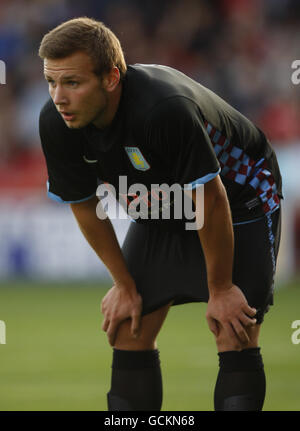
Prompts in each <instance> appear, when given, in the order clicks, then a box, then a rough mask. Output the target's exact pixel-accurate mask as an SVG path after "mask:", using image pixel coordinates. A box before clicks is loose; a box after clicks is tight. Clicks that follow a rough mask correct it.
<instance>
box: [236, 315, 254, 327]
mask: <svg viewBox="0 0 300 431" xmlns="http://www.w3.org/2000/svg"><path fill="white" fill-rule="evenodd" d="M256 321H257V320H256V319H251V318H250V317H248V316H245V315H242V316H241V317H240V322H241V323H242V325H244V326H253V325H255V324H256Z"/></svg>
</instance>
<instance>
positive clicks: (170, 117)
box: [40, 64, 282, 223]
mask: <svg viewBox="0 0 300 431" xmlns="http://www.w3.org/2000/svg"><path fill="white" fill-rule="evenodd" d="M122 86H123V87H122V95H121V99H120V103H119V107H118V110H117V113H116V115H115V117H114V119H113V122H112V123H111V124H110V125H109V126H108V127H107V128H105V129H102V130H100V129H97V128H96V127H95V126H94V125H92V124H90V125H88V126H87V127H84V128H81V129H69V128H68V127H67V126H66V125H65V123H64V121H63V119H62V118H61V116H60V114H59V113H58V112H57V110H56V107H55V105H54V104H53V102H52V101H51V100H49V101H48V102H47V103H46V104H45V106H44V107H43V109H42V110H41V115H40V137H41V143H42V148H43V151H44V154H45V158H46V162H47V168H48V175H49V180H48V194H49V196H50V197H51V198H53V199H55V200H58V201H60V202H67V203H71V202H80V201H84V200H87V199H89V198H90V197H91V196H93V195H94V194H95V192H96V189H97V187H98V185H99V184H101V183H104V184H107V186H108V188H112V186H113V187H114V189H115V190H116V192H117V195H116V197H117V199H118V200H119V202H120V204H121V205H122V206H123V207H124V208H125V209H128V206H129V205H130V203H132V202H133V200H135V202H136V203H138V205H140V207H139V209H140V212H141V213H142V214H144V215H145V214H146V215H145V217H144V218H143V217H142V218H141V219H137V220H136V221H138V222H139V221H140V222H149V221H151V222H158V220H156V219H157V217H155V216H154V215H153V220H152V216H151V210H152V207H153V205H152V206H151V202H154V201H155V200H156V201H159V203H160V207H159V208H160V209H159V212H160V214H162V213H163V208H161V206H162V205H163V200H164V199H163V197H162V194H161V193H160V188H159V185H161V184H166V185H168V186H171V185H173V184H176V185H178V186H180V187H181V188H184V187H187V188H192V189H193V188H196V187H198V186H199V185H201V184H205V183H206V182H208V181H210V180H211V179H213V178H214V177H215V176H216V175H218V174H219V175H220V177H221V179H222V181H223V184H224V186H225V188H226V191H227V196H228V199H229V203H230V207H231V212H232V217H233V222H234V223H239V222H244V221H249V220H253V219H256V218H258V217H261V216H263V215H264V214H269V213H271V212H273V211H274V210H276V209H277V208H278V206H279V201H280V199H281V198H282V190H281V175H280V171H279V167H278V164H277V159H276V156H275V153H274V151H273V149H272V147H271V145H270V143H269V142H268V140H267V139H266V137H265V135H264V134H263V132H262V131H261V130H259V129H258V128H257V127H256V126H255V125H254V124H253V123H252V122H251V121H249V120H248V119H247V118H246V117H244V116H243V115H242V114H241V113H239V112H238V111H237V110H235V109H234V108H233V107H231V106H230V105H229V104H228V103H226V102H225V101H224V100H223V99H221V98H220V97H219V96H217V95H216V94H215V93H213V92H212V91H210V90H209V89H207V88H205V87H203V86H202V85H201V84H199V83H197V82H196V81H194V80H192V79H190V78H189V77H187V76H186V75H184V74H183V73H181V72H179V71H177V70H175V69H172V68H170V67H166V66H160V65H143V64H136V65H133V66H128V70H127V73H126V76H125V79H124V81H123V84H122ZM120 179H121V180H122V181H123V182H122V186H121V190H120ZM124 181H125V185H124ZM135 184H140V185H143V186H144V188H143V192H136V190H135V188H134V185H135ZM132 187H133V188H132ZM132 190H133V191H132ZM174 196H175V195H174ZM172 205H174V202H172V200H171V203H170V206H172ZM142 207H143V208H142ZM155 208H156V210H157V206H155ZM145 211H146V212H145ZM171 214H172V212H171ZM173 218H174V217H173ZM183 218H184V217H183ZM171 219H172V215H171ZM169 222H171V223H172V222H173V221H169ZM179 223H180V222H179Z"/></svg>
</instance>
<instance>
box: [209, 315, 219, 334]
mask: <svg viewBox="0 0 300 431" xmlns="http://www.w3.org/2000/svg"><path fill="white" fill-rule="evenodd" d="M206 320H207V323H208V327H209V329H210V330H211V332H212V333H213V334H214V335H215V336H216V337H217V336H218V334H219V325H218V322H217V321H216V320H215V319H213V318H212V317H207V318H206Z"/></svg>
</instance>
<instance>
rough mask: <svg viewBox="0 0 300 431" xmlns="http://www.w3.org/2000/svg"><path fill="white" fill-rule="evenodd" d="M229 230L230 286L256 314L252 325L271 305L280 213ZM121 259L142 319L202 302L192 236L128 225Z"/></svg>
mask: <svg viewBox="0 0 300 431" xmlns="http://www.w3.org/2000/svg"><path fill="white" fill-rule="evenodd" d="M280 211H281V210H280V209H278V210H277V211H275V212H274V213H273V214H271V215H268V216H264V217H263V218H260V219H258V220H256V221H252V222H248V223H244V224H235V225H234V239H235V248H234V267H233V283H234V284H236V285H237V286H238V287H239V288H240V289H241V290H242V291H243V293H244V295H245V296H246V298H247V301H248V304H249V305H250V306H251V307H255V308H256V309H257V310H258V313H257V316H256V318H257V323H261V322H262V321H263V318H264V314H265V313H266V312H267V311H268V310H269V306H270V305H273V291H274V274H275V267H276V259H277V254H278V249H279V242H280V231H281V213H280ZM122 249H123V254H124V257H125V260H126V262H127V265H128V269H129V271H130V273H131V275H132V276H133V278H134V280H135V282H136V286H137V290H138V292H139V293H140V294H141V296H142V298H143V311H142V314H143V315H144V314H147V313H151V312H152V311H154V310H156V309H158V308H160V307H162V306H163V305H166V304H168V303H169V302H171V301H172V300H174V302H173V305H177V304H183V303H187V302H207V301H208V297H209V293H208V288H207V277H206V267H205V261H204V255H203V251H202V247H201V243H200V240H199V237H198V233H197V231H185V230H182V231H172V230H170V231H169V230H167V229H165V228H162V227H160V226H158V225H154V224H139V223H134V222H132V223H131V225H130V227H129V230H128V233H127V236H126V238H125V241H124V243H123V247H122Z"/></svg>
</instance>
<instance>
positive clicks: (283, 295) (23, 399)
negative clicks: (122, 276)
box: [0, 282, 300, 411]
mask: <svg viewBox="0 0 300 431" xmlns="http://www.w3.org/2000/svg"><path fill="white" fill-rule="evenodd" d="M108 287H109V286H108V285H106V286H103V285H97V284H96V283H67V284H62V283H61V284H50V283H48V284H47V283H41V284H34V283H29V282H27V283H25V282H16V283H7V284H5V283H4V284H3V283H2V286H1V288H0V320H3V321H4V322H5V324H6V344H1V345H0V389H1V390H0V410H1V411H4V410H9V411H15V410H35V411H36V410H48V411H54V410H73V411H74V410H106V409H107V407H106V393H107V391H108V390H109V386H110V373H111V368H110V367H111V348H110V347H109V345H108V343H107V341H106V335H105V333H104V332H102V330H101V323H102V315H101V313H100V302H101V299H102V297H103V295H104V294H105V292H106V289H107V288H108ZM299 303H300V285H299V283H296V282H295V283H291V284H290V285H289V286H286V287H284V288H281V289H278V290H277V292H276V296H275V305H274V307H272V308H271V311H270V312H269V313H268V314H267V315H266V318H265V323H264V324H263V328H262V333H261V343H260V344H261V346H262V352H263V356H264V362H265V369H266V375H267V396H266V401H265V405H264V410H275V411H276V410H279V411H281V410H300V398H299V375H300V344H297V345H296V344H293V343H292V341H291V336H292V333H293V331H294V330H293V329H292V328H291V324H292V322H293V321H294V320H300V308H299ZM205 309H206V304H186V305H183V306H176V307H172V309H171V311H170V313H169V315H168V317H167V320H166V322H165V324H164V327H163V329H162V331H161V333H160V335H159V338H158V344H159V349H160V355H161V362H162V372H163V380H164V401H163V408H162V410H184V411H189V410H197V411H201V410H213V390H214V385H215V380H216V376H217V366H218V358H217V354H216V349H215V344H214V340H213V336H212V334H211V333H210V332H209V330H208V327H207V324H206V320H205Z"/></svg>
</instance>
